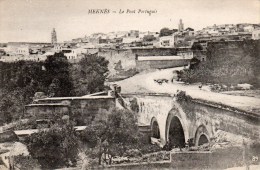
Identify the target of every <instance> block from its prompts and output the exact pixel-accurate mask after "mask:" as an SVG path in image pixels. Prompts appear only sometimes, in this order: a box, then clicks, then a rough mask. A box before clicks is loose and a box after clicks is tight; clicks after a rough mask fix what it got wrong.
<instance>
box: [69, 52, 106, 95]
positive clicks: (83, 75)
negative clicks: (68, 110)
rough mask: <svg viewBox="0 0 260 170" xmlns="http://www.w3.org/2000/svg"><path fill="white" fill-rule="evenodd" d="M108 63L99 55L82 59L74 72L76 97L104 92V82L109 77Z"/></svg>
mask: <svg viewBox="0 0 260 170" xmlns="http://www.w3.org/2000/svg"><path fill="white" fill-rule="evenodd" d="M108 63H109V62H108V61H107V60H106V59H105V58H104V57H100V56H98V55H97V54H93V55H86V56H85V57H84V58H82V59H81V60H80V62H79V64H78V65H76V66H74V68H73V70H72V73H73V79H74V80H73V81H74V86H75V93H76V95H86V94H88V93H94V92H99V91H102V90H104V88H105V86H104V82H105V80H106V78H107V76H108Z"/></svg>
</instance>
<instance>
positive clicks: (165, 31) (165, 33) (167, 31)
mask: <svg viewBox="0 0 260 170" xmlns="http://www.w3.org/2000/svg"><path fill="white" fill-rule="evenodd" d="M172 34H173V31H172V30H170V29H169V28H162V29H161V30H160V34H159V36H160V37H164V36H169V35H172Z"/></svg>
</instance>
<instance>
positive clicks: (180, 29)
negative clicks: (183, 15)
mask: <svg viewBox="0 0 260 170" xmlns="http://www.w3.org/2000/svg"><path fill="white" fill-rule="evenodd" d="M183 30H184V25H183V23H182V19H180V23H179V32H181V31H183Z"/></svg>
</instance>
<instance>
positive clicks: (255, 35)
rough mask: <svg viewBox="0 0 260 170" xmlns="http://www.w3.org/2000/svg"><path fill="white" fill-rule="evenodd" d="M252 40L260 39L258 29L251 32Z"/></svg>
mask: <svg viewBox="0 0 260 170" xmlns="http://www.w3.org/2000/svg"><path fill="white" fill-rule="evenodd" d="M252 39H253V40H259V39H260V29H257V30H254V31H253V32H252Z"/></svg>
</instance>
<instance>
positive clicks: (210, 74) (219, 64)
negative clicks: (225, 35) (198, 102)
mask: <svg viewBox="0 0 260 170" xmlns="http://www.w3.org/2000/svg"><path fill="white" fill-rule="evenodd" d="M259 65H260V41H259V40H257V41H254V40H246V41H229V42H211V43H208V48H207V61H206V62H202V63H200V64H199V65H198V67H196V68H195V69H194V71H195V78H194V80H193V81H201V82H211V83H223V84H227V85H231V84H238V83H250V84H253V85H254V86H257V87H259V86H260V68H259Z"/></svg>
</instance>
